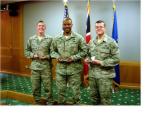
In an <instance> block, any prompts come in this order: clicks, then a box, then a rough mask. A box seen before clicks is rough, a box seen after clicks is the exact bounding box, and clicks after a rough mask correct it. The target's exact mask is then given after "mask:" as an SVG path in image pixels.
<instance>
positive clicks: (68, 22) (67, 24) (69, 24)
mask: <svg viewBox="0 0 150 120" xmlns="http://www.w3.org/2000/svg"><path fill="white" fill-rule="evenodd" d="M71 29H72V21H71V20H64V21H63V30H64V32H65V33H70V32H71Z"/></svg>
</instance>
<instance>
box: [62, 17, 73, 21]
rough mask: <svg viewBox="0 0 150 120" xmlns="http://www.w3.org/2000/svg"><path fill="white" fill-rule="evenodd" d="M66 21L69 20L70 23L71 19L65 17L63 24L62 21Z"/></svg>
mask: <svg viewBox="0 0 150 120" xmlns="http://www.w3.org/2000/svg"><path fill="white" fill-rule="evenodd" d="M67 20H70V21H71V22H72V19H71V18H69V17H65V18H64V19H63V22H64V21H67Z"/></svg>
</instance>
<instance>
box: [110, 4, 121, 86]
mask: <svg viewBox="0 0 150 120" xmlns="http://www.w3.org/2000/svg"><path fill="white" fill-rule="evenodd" d="M113 11H114V21H113V29H112V38H113V39H114V40H115V41H116V42H117V43H118V26H117V14H116V5H115V3H114V2H113ZM115 72H116V77H115V78H114V81H115V82H116V83H117V84H120V66H119V65H116V66H115Z"/></svg>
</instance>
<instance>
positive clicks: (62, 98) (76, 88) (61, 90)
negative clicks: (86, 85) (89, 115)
mask: <svg viewBox="0 0 150 120" xmlns="http://www.w3.org/2000/svg"><path fill="white" fill-rule="evenodd" d="M80 85H81V74H80V73H78V74H74V75H61V74H59V73H57V74H56V86H57V89H58V103H59V104H62V105H63V104H66V103H70V104H79V103H80ZM68 86H69V88H70V89H71V91H72V96H70V98H69V101H68V100H67V99H66V93H67V90H69V89H67V87H68Z"/></svg>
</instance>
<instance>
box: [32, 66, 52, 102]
mask: <svg viewBox="0 0 150 120" xmlns="http://www.w3.org/2000/svg"><path fill="white" fill-rule="evenodd" d="M31 82H32V92H33V97H34V100H35V104H40V99H41V86H42V84H43V87H44V92H45V99H46V101H47V102H48V103H49V104H50V103H51V102H52V76H51V71H50V69H44V70H32V71H31Z"/></svg>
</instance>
